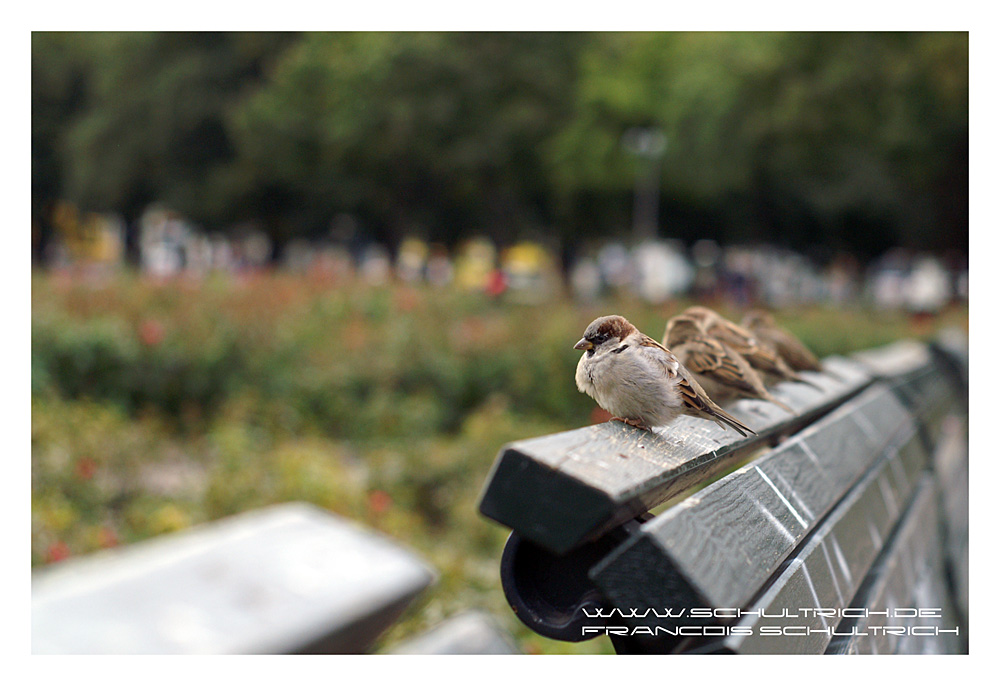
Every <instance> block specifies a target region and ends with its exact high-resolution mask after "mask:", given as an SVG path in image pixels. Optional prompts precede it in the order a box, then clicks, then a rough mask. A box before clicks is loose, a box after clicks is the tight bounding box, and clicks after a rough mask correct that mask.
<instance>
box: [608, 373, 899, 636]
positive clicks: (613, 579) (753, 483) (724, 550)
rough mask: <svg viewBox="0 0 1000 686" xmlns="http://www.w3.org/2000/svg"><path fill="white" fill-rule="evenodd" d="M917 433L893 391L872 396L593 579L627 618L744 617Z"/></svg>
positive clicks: (747, 470) (619, 553)
mask: <svg viewBox="0 0 1000 686" xmlns="http://www.w3.org/2000/svg"><path fill="white" fill-rule="evenodd" d="M915 431H916V428H915V425H914V423H913V420H912V418H911V417H910V415H909V414H908V413H907V411H906V410H905V409H904V408H903V407H902V405H901V403H900V402H899V400H898V398H897V397H896V395H895V394H894V393H893V392H892V391H891V390H890V389H889V388H887V387H886V386H885V385H884V384H878V385H876V386H873V387H870V388H868V389H867V390H866V391H865V392H863V393H862V394H861V395H860V396H858V397H856V398H854V399H853V400H850V401H848V402H847V403H846V404H844V405H843V406H841V407H840V408H838V409H837V410H836V411H834V412H833V413H831V414H830V415H828V416H826V417H824V418H822V419H821V420H820V421H818V422H817V423H816V424H814V425H812V426H810V427H808V428H807V429H806V430H804V431H803V432H801V433H800V434H797V435H796V436H794V437H793V438H791V439H790V440H788V441H786V442H785V443H783V444H782V445H781V446H779V447H778V448H776V449H775V450H773V451H771V452H770V453H768V454H767V455H765V456H763V457H761V458H758V459H757V460H754V461H753V462H752V463H750V464H748V465H746V466H744V467H742V468H740V469H739V470H737V471H736V472H734V473H732V474H729V475H727V476H726V477H724V478H722V479H720V480H719V481H716V482H715V483H713V484H710V485H709V486H707V487H706V488H704V489H703V490H701V491H699V492H698V493H696V494H695V495H693V496H691V497H689V498H687V499H686V500H684V501H682V502H681V503H679V504H678V505H676V506H674V507H673V508H671V509H670V510H668V511H666V512H664V513H662V514H660V515H659V516H657V517H656V518H654V519H653V520H651V521H649V522H646V523H645V524H643V525H642V526H641V527H640V530H639V532H638V533H637V535H635V536H633V537H632V538H631V539H630V540H628V541H627V542H625V543H624V544H622V545H621V546H619V547H618V548H617V549H616V550H615V551H614V552H613V553H611V554H610V555H608V556H607V557H606V558H605V559H603V560H602V561H601V562H600V563H599V564H598V565H596V566H595V568H594V569H593V570H592V571H591V577H592V578H593V579H594V581H595V583H596V584H597V585H598V587H600V588H601V589H602V591H603V592H604V594H605V596H606V597H608V598H609V599H610V600H611V601H613V602H614V604H615V605H616V606H617V607H620V608H639V609H645V608H649V607H671V608H685V609H690V608H709V607H711V608H729V607H743V606H744V605H745V604H746V603H747V602H749V601H750V600H751V599H752V598H753V597H754V596H755V595H756V594H757V593H758V592H759V590H760V588H761V587H762V586H763V585H764V583H765V582H766V581H767V580H768V579H769V578H770V577H771V576H772V575H773V574H774V573H775V571H776V570H777V569H778V567H779V566H780V565H781V563H782V562H783V561H784V560H785V558H786V557H787V556H788V555H789V554H790V553H791V552H792V551H793V550H794V549H795V547H796V546H797V545H798V544H799V543H800V542H801V541H802V540H803V538H804V537H805V536H806V535H807V534H808V532H809V531H811V530H812V529H813V528H815V527H816V526H817V524H818V523H819V521H820V520H821V519H822V517H823V516H824V515H825V514H826V513H827V512H829V511H830V509H831V508H832V507H833V506H834V505H835V504H836V503H837V501H838V500H839V499H840V498H841V497H843V496H844V494H845V493H846V492H847V490H848V489H849V488H851V486H852V485H853V484H855V483H857V481H858V480H859V479H860V478H861V476H862V475H863V474H864V473H865V471H866V470H868V469H870V468H871V467H872V465H873V464H874V463H876V462H877V461H878V460H879V459H880V458H881V456H882V455H883V454H884V453H885V451H886V449H887V446H890V445H893V446H895V445H900V444H901V442H902V443H905V442H906V440H908V437H910V436H912V435H913V434H914V433H915ZM901 436H902V438H900V437H901ZM893 441H895V443H893ZM890 449H892V450H895V449H896V448H895V447H892V448H890ZM888 491H889V492H892V491H893V489H892V486H891V485H889V488H888ZM896 514H898V512H897V513H896ZM686 621H688V620H687V619H686V618H685V619H680V620H678V622H679V623H683V622H686ZM666 624H670V622H667V623H666Z"/></svg>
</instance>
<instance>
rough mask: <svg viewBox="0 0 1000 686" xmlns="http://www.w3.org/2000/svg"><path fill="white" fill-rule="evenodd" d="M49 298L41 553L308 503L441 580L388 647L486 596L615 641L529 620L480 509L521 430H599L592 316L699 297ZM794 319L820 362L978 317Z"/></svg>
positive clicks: (36, 493)
mask: <svg viewBox="0 0 1000 686" xmlns="http://www.w3.org/2000/svg"><path fill="white" fill-rule="evenodd" d="M31 293H32V350H31V365H32V401H31V403H32V404H31V414H32V418H31V422H32V424H31V446H32V470H31V480H32V506H31V508H32V509H31V512H32V515H31V522H32V523H31V559H32V565H35V566H37V565H41V564H45V563H48V562H52V561H54V560H57V559H60V558H62V557H64V556H66V555H81V554H86V553H89V552H92V551H95V550H99V549H101V548H107V547H112V546H115V545H120V544H125V543H130V542H134V541H139V540H142V539H146V538H149V537H151V536H156V535H159V534H162V533H167V532H170V531H175V530H178V529H182V528H185V527H187V526H190V525H192V524H195V523H198V522H204V521H210V520H213V519H216V518H218V517H223V516H226V515H230V514H234V513H238V512H242V511H245V510H248V509H253V508H258V507H262V506H265V505H268V504H272V503H278V502H288V501H306V502H310V503H314V504H316V505H318V506H320V507H322V508H325V509H327V510H330V511H332V512H336V513H339V514H341V515H344V516H346V517H349V518H351V519H353V520H356V521H360V522H363V523H364V524H366V525H368V526H372V527H375V528H377V529H379V530H381V531H384V532H385V533H387V534H389V535H390V536H392V537H394V538H395V539H397V540H399V541H401V542H404V543H405V544H406V545H409V546H411V547H413V548H414V549H415V550H416V551H418V552H419V554H421V555H422V556H423V557H425V558H426V559H427V560H428V561H429V562H430V563H431V564H432V565H433V566H434V567H435V568H436V569H437V570H438V571H439V572H440V573H441V579H440V582H439V583H438V584H437V586H435V588H434V589H432V590H431V591H430V592H428V593H426V594H424V595H423V596H421V598H420V599H419V601H418V603H417V605H416V606H415V607H414V608H413V609H412V610H411V611H410V612H408V613H407V615H406V616H405V617H404V619H403V621H402V622H401V623H399V624H398V625H397V626H395V627H393V629H392V630H391V631H390V632H389V633H388V634H387V636H386V637H385V638H384V641H383V645H386V646H391V645H392V644H393V643H394V642H396V641H398V640H400V639H402V638H406V637H408V636H411V635H413V634H414V633H415V632H418V631H421V630H423V629H426V628H429V627H430V626H431V625H432V624H434V623H435V622H437V621H439V620H441V619H443V618H444V617H445V616H448V615H450V614H453V613H455V612H458V611H460V610H463V609H466V608H469V607H479V608H484V609H486V610H489V611H492V612H493V614H494V615H495V616H496V617H498V618H500V619H501V620H502V621H506V628H508V629H509V630H510V631H512V632H513V633H514V634H515V636H517V638H518V640H519V642H520V646H521V648H522V650H525V651H529V652H567V651H570V652H594V651H603V652H608V651H609V650H610V647H609V644H608V643H607V641H594V642H588V643H584V644H561V643H558V642H555V641H548V640H546V639H542V638H539V637H538V636H534V635H532V634H531V633H530V631H529V630H528V629H527V628H526V627H524V626H523V625H521V624H520V623H519V622H517V621H516V619H515V618H513V617H512V616H511V615H510V612H509V610H508V609H507V606H506V602H505V600H504V598H503V593H502V590H501V587H500V583H499V576H498V567H499V565H498V562H499V559H498V558H499V555H500V551H501V550H502V547H503V544H504V540H505V537H506V534H507V532H506V531H505V530H504V529H503V528H502V527H500V526H497V525H495V524H493V523H491V522H488V521H486V520H485V519H484V518H482V517H481V516H480V515H479V514H478V510H477V503H478V499H479V495H480V492H481V489H482V487H483V484H484V483H485V480H486V477H487V474H488V472H489V469H490V466H491V464H492V461H493V459H494V457H495V456H496V454H497V451H498V450H499V449H500V447H501V446H502V445H503V444H505V443H508V442H510V441H513V440H517V439H521V438H525V437H529V436H538V435H544V434H547V433H553V432H556V431H562V430H568V429H572V428H575V427H579V426H583V425H586V424H587V423H589V422H590V417H591V413H592V411H593V409H594V404H593V402H592V401H591V400H590V399H589V398H587V397H586V396H584V395H582V394H580V393H578V392H577V390H576V387H575V384H574V382H573V371H574V368H575V365H576V363H577V360H578V356H579V352H578V351H576V350H574V349H573V348H572V345H573V343H574V342H575V341H576V340H577V338H578V337H579V334H580V332H581V331H582V330H583V328H584V327H585V326H586V324H587V323H589V322H590V321H591V320H592V319H593V318H594V317H596V316H598V315H600V314H607V313H609V312H620V313H623V314H626V315H627V316H629V318H630V319H631V320H632V321H633V322H634V323H635V324H636V325H637V326H639V327H640V328H641V329H642V330H644V331H646V332H648V333H650V334H651V335H655V336H658V335H660V333H661V331H662V328H663V324H664V322H665V321H666V319H667V318H668V317H669V316H670V315H672V314H674V313H675V312H676V311H677V310H678V309H680V308H681V307H683V306H685V305H686V304H687V303H674V304H669V305H666V306H658V307H654V306H650V305H647V304H644V303H642V302H640V301H637V300H627V299H618V300H614V301H608V302H601V303H598V304H594V305H591V306H587V307H585V308H582V307H579V306H573V307H569V306H568V303H567V302H565V301H562V300H554V301H552V302H548V303H544V304H538V305H530V306H525V305H515V304H512V303H507V302H503V301H502V300H501V301H494V300H487V299H485V297H483V296H479V295H474V294H462V293H457V292H454V291H441V290H437V289H432V288H429V287H427V288H413V287H409V286H396V285H394V286H386V287H379V288H375V287H369V286H363V285H361V284H352V285H348V286H345V287H341V288H337V289H331V288H330V287H329V286H328V285H326V284H325V283H320V282H313V281H311V280H309V279H308V278H304V277H293V276H289V275H283V274H270V275H266V276H261V277H257V278H253V279H244V278H240V279H237V278H232V277H218V278H215V279H212V280H208V281H205V282H201V283H189V282H185V281H180V282H175V283H169V284H164V283H156V282H152V281H148V280H144V279H141V278H136V277H135V276H131V275H125V274H123V275H119V276H116V277H113V278H112V279H110V280H109V281H107V282H98V283H90V284H88V283H82V282H78V283H66V282H64V281H63V280H61V279H60V278H58V277H54V276H47V275H44V274H36V275H35V277H34V278H33V280H32V289H31ZM720 309H721V311H722V312H723V313H724V314H726V315H728V316H734V317H738V316H739V313H738V312H734V311H729V310H726V309H725V308H724V307H720ZM779 314H780V317H779V318H780V321H781V323H782V324H784V325H785V326H788V327H789V328H791V329H792V330H793V331H794V332H795V333H797V334H799V335H800V336H801V337H802V338H803V339H804V340H805V342H806V343H807V344H808V345H810V346H811V347H812V348H814V349H815V350H816V351H817V352H818V353H820V354H822V355H827V354H834V353H845V352H849V351H850V350H853V349H858V348H867V347H872V346H875V345H880V344H884V343H888V342H891V341H893V340H896V339H898V338H902V337H906V336H917V337H921V336H930V335H932V334H933V330H934V327H936V326H937V325H943V324H946V323H950V324H958V325H963V324H964V325H965V326H967V321H968V313H967V311H965V310H955V311H949V312H948V313H947V314H946V315H945V316H944V317H943V318H942V320H941V321H939V322H931V323H930V325H929V326H928V325H925V324H923V323H921V322H919V321H917V322H914V321H912V320H910V319H909V318H907V317H906V316H905V315H902V314H891V313H872V312H866V311H860V310H858V311H852V310H832V309H822V308H809V309H802V310H795V311H793V310H789V311H786V312H782V313H779Z"/></svg>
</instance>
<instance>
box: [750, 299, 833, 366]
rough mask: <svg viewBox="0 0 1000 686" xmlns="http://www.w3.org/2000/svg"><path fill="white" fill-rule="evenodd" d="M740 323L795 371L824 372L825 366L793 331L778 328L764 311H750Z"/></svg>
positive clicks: (772, 318)
mask: <svg viewBox="0 0 1000 686" xmlns="http://www.w3.org/2000/svg"><path fill="white" fill-rule="evenodd" d="M740 323H741V324H742V325H743V327H744V328H745V329H747V330H748V331H750V333H752V334H754V335H755V336H757V338H759V339H761V340H762V341H764V342H765V343H769V344H770V345H771V346H772V347H773V348H774V349H775V350H777V351H778V354H779V355H781V357H782V359H784V360H785V362H787V363H788V366H789V367H791V368H792V369H794V370H795V371H797V372H801V371H811V372H821V371H823V365H821V364H820V362H819V359H817V358H816V356H815V355H814V354H813V352H812V351H811V350H810V349H809V348H807V347H806V345H805V343H803V342H802V341H800V340H799V339H798V338H796V337H795V335H794V334H793V333H792V332H791V331H788V330H787V329H783V328H781V327H780V326H778V324H777V323H776V322H775V321H774V317H772V316H771V314H770V313H768V312H765V311H764V310H750V311H749V312H747V313H746V315H744V317H743V321H742V322H740Z"/></svg>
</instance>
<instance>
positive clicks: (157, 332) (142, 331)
mask: <svg viewBox="0 0 1000 686" xmlns="http://www.w3.org/2000/svg"><path fill="white" fill-rule="evenodd" d="M164 335H165V331H164V329H163V324H161V323H160V322H158V321H156V320H155V319H145V320H143V322H142V323H141V324H139V340H140V341H141V342H142V344H143V345H147V346H149V347H153V346H155V345H159V344H160V343H162V342H163V337H164Z"/></svg>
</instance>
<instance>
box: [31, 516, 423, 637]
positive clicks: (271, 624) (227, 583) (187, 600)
mask: <svg viewBox="0 0 1000 686" xmlns="http://www.w3.org/2000/svg"><path fill="white" fill-rule="evenodd" d="M434 578H435V573H434V572H433V571H432V570H431V569H430V568H429V567H428V566H427V565H426V564H425V563H424V562H422V561H421V560H420V559H419V558H417V557H416V556H415V555H413V554H412V553H410V552H408V551H407V550H405V549H403V548H402V547H400V546H399V545H397V544H396V543H394V542H392V541H390V540H389V539H387V538H384V537H382V536H381V535H378V534H375V533H374V532H370V531H367V530H363V529H361V528H359V527H357V526H355V525H354V524H352V523H350V522H348V521H347V520H344V519H342V518H340V517H337V516H334V515H332V514H330V513H328V512H326V511H323V510H320V509H319V508H315V507H312V506H307V505H304V504H297V503H296V504H288V505H281V506H274V507H269V508H264V509H262V510H256V511H252V512H249V513H245V514H242V515H237V516H234V517H229V518H226V519H223V520H219V521H218V522H213V523H211V524H206V525H202V526H199V527H194V528H192V529H189V530H187V531H183V532H179V533H176V534H170V535H164V536H160V537H157V538H154V539H151V540H149V541H145V542H142V543H137V544H134V545H131V546H128V547H126V548H123V549H121V550H117V551H111V552H108V553H101V554H96V555H93V556H91V557H89V558H84V559H81V560H76V561H67V562H64V563H60V564H58V565H56V566H54V567H53V568H51V569H47V570H44V571H42V572H40V573H38V574H36V575H35V576H34V577H33V579H32V593H31V620H32V621H31V632H32V651H33V652H35V653H62V654H84V653H112V654H122V653H145V654H153V653H211V654H226V653H229V654H232V653H290V652H327V653H329V652H361V651H363V650H364V649H365V648H366V647H367V646H368V645H369V644H370V643H371V642H372V641H373V640H374V639H375V638H376V637H377V636H378V634H379V633H381V632H382V631H383V630H384V629H385V628H387V627H388V626H389V624H391V623H392V622H393V621H394V620H395V619H396V617H397V616H398V615H399V613H400V612H402V611H403V609H405V607H406V606H407V605H408V604H409V602H410V601H411V600H412V599H413V598H414V597H415V596H416V595H417V594H418V593H419V592H420V591H421V590H423V589H424V588H425V587H426V586H428V585H429V584H430V583H431V582H432V581H433V580H434Z"/></svg>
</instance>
